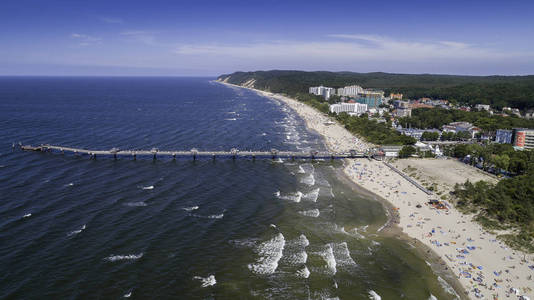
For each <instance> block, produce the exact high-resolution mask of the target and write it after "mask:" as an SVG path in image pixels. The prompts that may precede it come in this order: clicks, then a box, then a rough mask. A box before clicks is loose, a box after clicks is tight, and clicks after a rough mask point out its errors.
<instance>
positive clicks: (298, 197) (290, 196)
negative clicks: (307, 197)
mask: <svg viewBox="0 0 534 300" xmlns="http://www.w3.org/2000/svg"><path fill="white" fill-rule="evenodd" d="M275 195H276V196H277V197H278V198H279V199H282V200H289V201H293V202H297V203H299V202H300V200H301V199H302V195H303V194H302V192H300V191H298V192H296V193H293V194H287V195H282V194H280V192H277V193H276V194H275Z"/></svg>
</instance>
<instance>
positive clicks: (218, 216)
mask: <svg viewBox="0 0 534 300" xmlns="http://www.w3.org/2000/svg"><path fill="white" fill-rule="evenodd" d="M190 216H191V217H196V218H204V219H222V218H223V217H224V213H220V214H218V215H208V216H204V215H197V214H190Z"/></svg>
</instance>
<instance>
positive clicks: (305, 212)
mask: <svg viewBox="0 0 534 300" xmlns="http://www.w3.org/2000/svg"><path fill="white" fill-rule="evenodd" d="M299 214H301V215H303V216H306V217H312V218H317V217H319V214H320V212H319V210H318V209H317V208H315V209H310V210H301V211H299Z"/></svg>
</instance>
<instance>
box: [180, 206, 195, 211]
mask: <svg viewBox="0 0 534 300" xmlns="http://www.w3.org/2000/svg"><path fill="white" fill-rule="evenodd" d="M182 209H183V210H185V211H193V210H197V209H198V206H191V207H183V208H182Z"/></svg>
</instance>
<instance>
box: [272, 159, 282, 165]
mask: <svg viewBox="0 0 534 300" xmlns="http://www.w3.org/2000/svg"><path fill="white" fill-rule="evenodd" d="M273 163H276V164H283V163H284V161H283V160H282V159H281V158H277V159H275V160H273Z"/></svg>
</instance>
